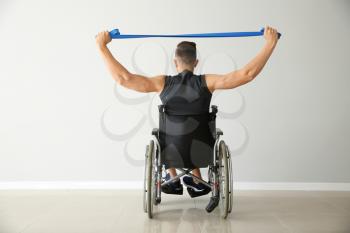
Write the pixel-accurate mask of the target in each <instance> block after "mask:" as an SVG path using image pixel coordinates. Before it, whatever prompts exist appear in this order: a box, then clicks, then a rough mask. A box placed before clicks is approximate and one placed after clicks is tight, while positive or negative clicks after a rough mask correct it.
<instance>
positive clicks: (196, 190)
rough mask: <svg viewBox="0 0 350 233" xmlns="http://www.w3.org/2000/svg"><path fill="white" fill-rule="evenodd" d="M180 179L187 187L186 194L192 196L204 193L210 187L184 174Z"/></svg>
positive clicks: (209, 189) (208, 190) (207, 191)
mask: <svg viewBox="0 0 350 233" xmlns="http://www.w3.org/2000/svg"><path fill="white" fill-rule="evenodd" d="M182 180H183V182H184V184H185V185H186V187H187V192H188V194H190V196H191V197H192V198H193V197H199V196H203V195H206V194H208V193H209V192H210V191H211V188H209V187H208V186H206V185H204V184H202V183H198V184H196V183H195V182H194V181H193V178H192V177H190V176H185V177H184V178H183V179H182Z"/></svg>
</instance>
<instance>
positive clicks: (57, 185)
mask: <svg viewBox="0 0 350 233" xmlns="http://www.w3.org/2000/svg"><path fill="white" fill-rule="evenodd" d="M233 186H234V190H305V191H350V183H294V182H234V184H233ZM142 188H143V181H0V190H13V189H60V190H62V189H94V190H100V189H117V190H118V189H134V190H137V189H142Z"/></svg>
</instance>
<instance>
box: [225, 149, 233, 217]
mask: <svg viewBox="0 0 350 233" xmlns="http://www.w3.org/2000/svg"><path fill="white" fill-rule="evenodd" d="M226 151H227V161H228V168H229V169H228V172H229V176H230V177H229V178H230V180H229V181H230V182H229V207H228V212H229V213H231V211H232V203H233V176H232V158H231V153H230V148H229V147H228V145H226Z"/></svg>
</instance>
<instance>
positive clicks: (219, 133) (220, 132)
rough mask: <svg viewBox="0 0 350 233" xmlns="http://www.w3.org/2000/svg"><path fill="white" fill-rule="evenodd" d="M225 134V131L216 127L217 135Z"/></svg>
mask: <svg viewBox="0 0 350 233" xmlns="http://www.w3.org/2000/svg"><path fill="white" fill-rule="evenodd" d="M223 134H224V133H223V132H222V130H221V129H219V128H216V136H218V135H223Z"/></svg>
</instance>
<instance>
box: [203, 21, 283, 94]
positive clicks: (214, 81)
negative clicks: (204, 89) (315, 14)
mask: <svg viewBox="0 0 350 233" xmlns="http://www.w3.org/2000/svg"><path fill="white" fill-rule="evenodd" d="M264 37H265V39H266V43H265V45H264V47H263V48H262V49H261V50H260V52H259V53H258V54H257V55H256V56H255V57H254V58H253V59H252V60H251V61H250V62H249V63H248V64H246V65H245V66H244V67H243V68H241V69H239V70H235V71H232V72H230V73H227V74H223V75H218V74H206V75H205V79H206V82H207V86H208V89H209V90H210V92H213V91H214V90H217V89H232V88H235V87H238V86H241V85H243V84H246V83H248V82H250V81H252V80H253V79H254V78H255V77H256V76H257V75H258V74H259V73H260V71H261V70H262V69H263V67H264V66H265V64H266V62H267V60H268V59H269V58H270V56H271V54H272V52H273V50H274V48H275V47H276V44H277V31H276V30H275V29H272V28H269V27H267V28H265V33H264Z"/></svg>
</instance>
